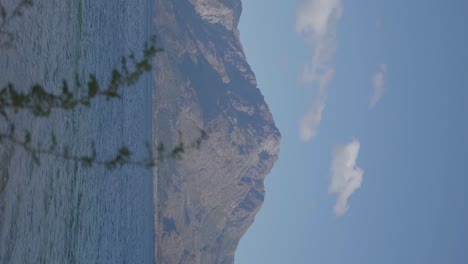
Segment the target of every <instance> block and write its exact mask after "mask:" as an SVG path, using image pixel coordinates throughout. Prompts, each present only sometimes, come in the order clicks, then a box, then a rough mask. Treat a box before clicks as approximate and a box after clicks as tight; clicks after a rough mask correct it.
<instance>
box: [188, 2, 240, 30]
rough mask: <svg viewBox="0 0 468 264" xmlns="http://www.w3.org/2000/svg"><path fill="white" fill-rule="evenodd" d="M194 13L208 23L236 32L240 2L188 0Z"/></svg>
mask: <svg viewBox="0 0 468 264" xmlns="http://www.w3.org/2000/svg"><path fill="white" fill-rule="evenodd" d="M189 1H190V3H192V5H193V6H194V8H195V11H196V12H197V13H198V15H200V17H202V18H203V19H205V20H206V21H208V22H210V23H213V24H215V23H219V24H221V25H223V26H224V27H225V28H226V29H228V30H230V31H234V30H237V25H238V23H239V18H240V15H241V12H242V4H241V1H240V0H189Z"/></svg>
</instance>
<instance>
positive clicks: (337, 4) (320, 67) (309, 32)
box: [296, 0, 342, 142]
mask: <svg viewBox="0 0 468 264" xmlns="http://www.w3.org/2000/svg"><path fill="white" fill-rule="evenodd" d="M341 14H342V2H341V0H304V1H303V3H302V5H301V8H300V10H299V11H298V13H297V18H296V32H297V33H300V34H303V35H304V38H305V41H306V43H307V45H309V47H310V49H311V51H312V52H313V54H314V55H313V57H312V59H311V62H310V63H308V64H306V65H305V66H304V70H303V72H302V76H301V81H302V83H304V84H312V83H317V85H318V96H317V99H316V100H315V101H314V102H313V103H312V106H311V107H310V110H309V111H308V112H307V113H306V114H305V116H304V118H303V119H302V120H301V121H300V123H299V129H300V135H301V139H302V140H303V141H306V142H307V141H310V140H312V139H313V138H314V136H315V135H316V134H317V130H318V128H319V126H320V122H321V120H322V113H323V109H324V107H325V101H326V98H327V92H328V87H329V84H330V82H331V80H332V78H333V75H334V73H335V69H334V68H333V67H332V66H331V65H330V61H331V60H332V58H333V56H334V55H335V50H336V44H335V42H336V41H335V39H336V37H335V36H336V28H337V25H338V22H339V20H340V18H341Z"/></svg>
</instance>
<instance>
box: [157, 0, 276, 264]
mask: <svg viewBox="0 0 468 264" xmlns="http://www.w3.org/2000/svg"><path fill="white" fill-rule="evenodd" d="M240 12H241V2H240V1H239V0H171V1H169V0H157V1H156V28H157V30H158V32H157V33H158V36H159V40H160V44H161V46H162V47H163V48H164V52H163V53H161V54H160V56H159V57H158V60H157V69H156V73H155V81H156V86H157V92H156V94H155V98H154V100H155V118H156V120H157V122H156V124H155V129H154V132H155V136H156V140H155V142H158V141H163V142H165V143H166V144H168V145H171V144H172V145H175V144H177V143H178V142H180V141H183V142H191V141H193V140H194V139H196V138H197V137H198V136H199V130H200V129H204V130H206V131H208V138H207V139H206V140H204V141H203V143H202V145H201V148H200V149H190V150H188V151H187V152H186V153H185V154H184V156H183V158H182V159H181V160H165V161H163V162H160V163H159V164H158V167H157V169H156V172H155V179H157V181H155V185H154V188H155V209H156V210H155V212H156V215H155V217H156V218H155V219H157V220H156V226H155V229H156V233H155V239H156V252H155V254H156V261H157V263H161V264H163V263H233V262H234V253H235V250H236V248H237V245H238V243H239V240H240V238H241V237H242V235H243V234H244V233H245V232H246V230H247V229H248V228H249V226H250V225H251V224H252V222H253V220H254V217H255V215H256V213H257V212H258V210H259V209H260V207H261V205H262V202H263V200H264V196H265V191H264V187H263V180H264V178H265V176H266V175H267V174H268V173H269V171H270V170H271V168H272V166H273V164H274V163H275V161H276V160H277V158H278V151H279V147H278V146H279V141H280V134H279V131H278V129H277V128H276V126H275V124H274V122H273V119H272V116H271V113H270V111H269V109H268V106H267V105H266V103H265V101H264V98H263V96H262V94H261V93H260V90H259V89H258V88H257V84H256V80H255V76H254V74H253V73H252V71H251V69H250V66H249V65H248V63H247V61H246V59H245V55H244V53H243V50H242V45H241V43H240V41H239V37H238V36H239V33H238V30H237V24H238V21H239V17H240Z"/></svg>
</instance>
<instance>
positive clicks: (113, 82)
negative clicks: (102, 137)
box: [0, 0, 207, 169]
mask: <svg viewBox="0 0 468 264" xmlns="http://www.w3.org/2000/svg"><path fill="white" fill-rule="evenodd" d="M32 5H33V2H32V0H20V2H18V3H17V5H16V6H15V7H14V8H13V9H12V11H10V12H7V10H6V8H5V6H4V5H3V4H2V3H1V2H0V19H1V20H0V21H1V22H0V48H11V46H12V43H13V41H14V34H13V33H12V32H11V31H10V30H9V29H8V25H9V23H10V22H11V21H12V20H14V19H15V18H18V17H20V16H22V14H23V12H24V9H25V8H28V7H31V6H32ZM156 40H157V38H156V36H154V35H153V36H152V37H151V38H150V42H149V43H145V45H144V47H143V51H142V54H143V56H142V58H140V59H138V58H137V57H136V56H135V55H134V54H130V55H128V56H122V57H121V65H120V67H119V68H114V69H113V70H112V71H111V78H110V81H109V83H107V84H106V85H101V84H99V82H98V80H97V78H96V76H95V75H92V74H91V75H89V77H88V78H87V82H86V83H85V84H83V83H81V82H80V80H81V79H82V78H81V77H80V76H78V75H76V77H75V80H74V82H73V83H69V82H68V81H67V80H63V82H62V85H61V87H60V88H61V89H60V90H61V93H53V92H49V91H51V90H54V89H47V88H46V87H44V86H42V85H40V84H35V85H32V86H31V87H30V89H29V90H28V91H27V92H23V90H24V89H17V88H16V86H15V85H14V84H13V83H7V84H6V85H5V86H3V87H1V88H0V120H1V121H0V124H1V123H4V124H5V125H3V126H4V127H5V128H6V129H4V130H6V131H1V130H0V144H2V143H5V142H9V143H12V144H14V145H16V146H18V147H21V148H22V149H24V150H25V151H26V152H27V153H29V154H30V155H31V157H32V160H33V161H34V162H35V163H36V164H38V165H39V164H40V157H41V155H48V156H53V157H56V158H61V159H64V160H69V161H74V162H79V163H81V164H83V165H85V166H87V167H91V166H93V165H99V166H105V167H106V168H108V169H115V168H118V167H121V166H124V165H132V166H139V167H153V166H154V165H155V164H156V161H161V160H164V159H167V158H182V154H183V153H184V152H185V151H186V150H188V149H191V148H199V147H200V145H201V143H202V140H204V139H206V138H207V133H206V132H205V131H204V130H202V129H200V136H199V137H198V138H197V139H196V140H195V141H194V142H191V143H190V144H184V143H183V142H180V143H179V144H177V145H176V146H175V147H173V148H172V149H169V150H166V148H165V145H164V144H163V143H162V142H160V143H159V145H158V147H157V149H156V152H157V153H156V158H153V155H152V150H151V147H150V145H149V144H146V146H147V149H148V157H147V158H146V159H144V160H133V159H132V151H131V150H130V149H129V148H128V147H126V146H121V147H120V148H119V149H118V150H117V154H115V155H114V157H113V158H111V159H102V158H100V157H98V155H97V152H96V148H95V144H94V143H92V144H91V146H90V154H86V155H76V154H72V153H71V151H70V150H69V149H70V148H69V146H64V147H63V148H59V147H58V146H57V140H56V136H55V134H54V132H53V131H52V132H51V133H50V144H49V145H48V146H47V147H41V146H38V145H37V144H36V145H34V144H33V143H32V140H31V138H32V132H31V131H30V130H27V129H22V131H17V128H16V127H17V124H15V118H14V116H15V115H16V114H17V113H18V112H28V113H30V114H31V115H32V116H34V117H35V118H47V117H49V116H50V114H51V113H52V111H54V110H57V111H72V110H75V109H76V108H77V107H90V106H91V104H92V103H93V101H95V99H97V98H105V99H107V100H116V99H121V98H122V92H123V89H125V88H129V87H132V86H133V85H135V84H136V82H137V81H138V80H139V79H140V78H141V77H142V75H143V74H145V73H148V72H151V70H152V69H153V66H152V61H153V60H154V59H155V57H156V54H157V53H159V52H161V51H162V49H161V48H158V47H157V46H156ZM83 89H85V91H87V92H86V93H85V94H84V95H77V92H78V91H82V90H83ZM61 149H63V150H61Z"/></svg>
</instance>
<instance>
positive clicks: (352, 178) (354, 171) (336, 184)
mask: <svg viewBox="0 0 468 264" xmlns="http://www.w3.org/2000/svg"><path fill="white" fill-rule="evenodd" d="M359 149H360V143H359V141H358V140H353V141H352V142H351V143H349V144H347V145H344V146H340V147H337V148H336V149H335V152H334V155H333V160H332V164H331V182H330V187H329V190H328V191H329V192H330V193H336V194H337V195H338V198H337V201H336V204H335V208H334V210H333V211H334V213H335V215H338V216H341V215H344V214H345V213H346V212H347V211H348V209H349V205H348V199H349V197H350V196H351V195H352V194H353V193H354V191H356V190H357V189H358V188H359V187H360V186H361V183H362V180H363V175H364V171H363V170H362V169H361V168H359V167H358V166H357V165H356V160H357V158H358V155H359Z"/></svg>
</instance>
